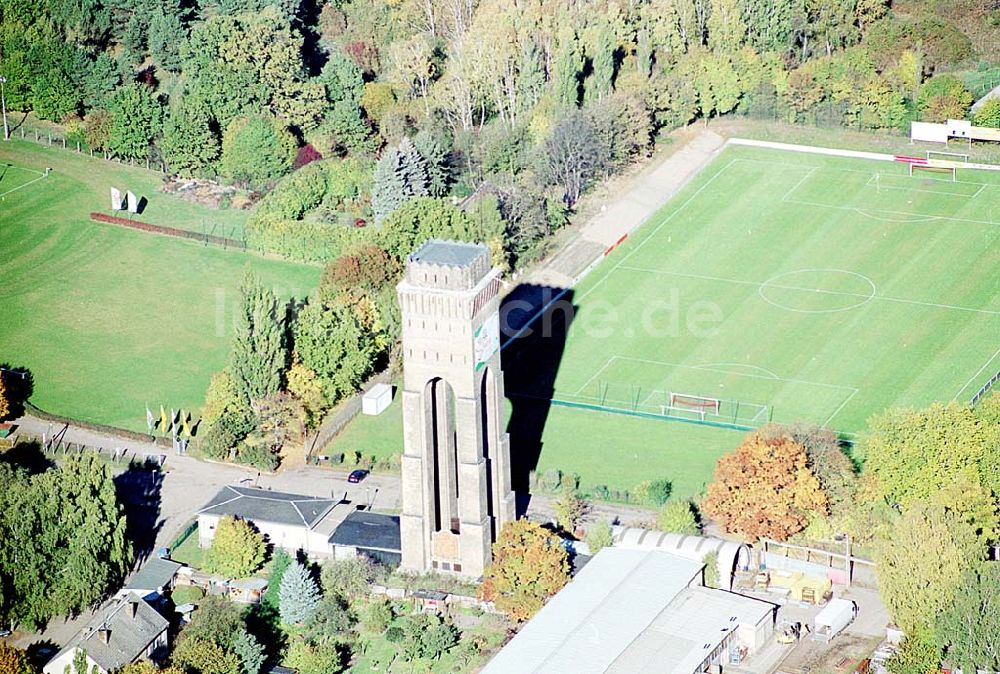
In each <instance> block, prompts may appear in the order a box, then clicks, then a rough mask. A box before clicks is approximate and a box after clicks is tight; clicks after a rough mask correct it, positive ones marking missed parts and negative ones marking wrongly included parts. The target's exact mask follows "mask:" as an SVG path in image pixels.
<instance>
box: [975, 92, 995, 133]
mask: <svg viewBox="0 0 1000 674" xmlns="http://www.w3.org/2000/svg"><path fill="white" fill-rule="evenodd" d="M972 120H973V124H975V125H976V126H989V127H992V128H994V129H995V128H998V127H1000V98H998V97H996V96H992V97H990V98H987V99H986V100H985V101H983V102H982V103H981V104H980V106H979V108H977V109H976V112H975V114H974V115H973V117H972Z"/></svg>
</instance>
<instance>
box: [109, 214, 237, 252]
mask: <svg viewBox="0 0 1000 674" xmlns="http://www.w3.org/2000/svg"><path fill="white" fill-rule="evenodd" d="M90 219H91V220H94V221H96V222H104V223H107V224H109V225H120V226H122V227H128V228H129V229H138V230H140V231H143V232H153V233H155V234H165V235H166V236H177V237H180V238H182V239H193V240H195V241H203V242H207V243H215V244H218V245H220V246H229V247H232V248H245V247H246V246H245V244H244V243H243V242H242V241H237V240H236V239H227V238H226V237H223V236H212V235H211V234H199V233H198V232H191V231H188V230H186V229H177V228H176V227H166V226H164V225H154V224H152V223H149V222H139V221H137V220H129V219H127V218H118V217H115V216H113V215H106V214H104V213H91V214H90Z"/></svg>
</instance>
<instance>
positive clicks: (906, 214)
mask: <svg viewBox="0 0 1000 674" xmlns="http://www.w3.org/2000/svg"><path fill="white" fill-rule="evenodd" d="M784 203H786V204H801V205H802V206H814V207H817V208H835V209H837V210H839V211H854V212H855V213H860V214H861V215H865V216H867V217H877V216H872V215H869V213H890V214H892V215H901V216H903V218H902V219H897V220H890V219H888V218H882V219H883V220H884V221H885V222H905V223H913V224H917V223H921V222H931V221H935V220H943V221H945V222H957V223H965V224H975V225H989V226H990V227H996V226H997V224H998V223H996V222H989V221H987V220H975V219H973V218H954V217H951V216H950V215H927V214H926V213H914V212H913V211H890V210H888V209H885V208H858V207H857V206H834V205H832V204H823V203H817V202H815V201H802V200H801V199H785V200H784ZM914 218H922V219H921V220H915V219H914Z"/></svg>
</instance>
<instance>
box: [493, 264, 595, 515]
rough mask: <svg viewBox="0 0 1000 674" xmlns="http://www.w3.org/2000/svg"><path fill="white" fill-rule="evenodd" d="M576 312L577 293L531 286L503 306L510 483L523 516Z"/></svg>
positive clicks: (518, 290)
mask: <svg viewBox="0 0 1000 674" xmlns="http://www.w3.org/2000/svg"><path fill="white" fill-rule="evenodd" d="M576 311H577V307H576V306H575V305H574V304H573V290H572V289H566V288H553V287H549V286H538V285H531V284H523V285H520V286H518V287H517V288H515V289H514V290H513V291H512V292H511V293H510V294H508V295H507V297H506V298H504V301H503V304H502V305H501V307H500V326H501V332H502V333H503V337H502V339H503V350H502V351H501V354H500V359H501V365H502V367H503V373H504V390H505V393H506V396H507V399H508V400H509V402H510V408H511V410H510V417H509V419H508V421H507V432H508V433H509V434H510V455H511V456H510V460H511V483H512V485H513V487H514V491H515V492H518V493H519V495H520V496H519V499H518V515H519V516H520V515H522V514H523V511H524V509H525V508H526V507H527V501H526V500H525V496H526V494H527V492H528V488H529V476H530V474H531V471H533V470H535V468H536V467H537V466H538V457H539V456H540V455H541V453H542V433H543V432H544V430H545V424H546V422H547V420H548V417H549V410H550V408H551V407H552V396H553V394H554V393H555V381H556V375H557V374H558V372H559V365H560V363H561V362H562V357H563V351H564V350H565V348H566V337H567V334H568V332H569V327H570V325H571V324H572V322H573V319H574V318H575V316H576Z"/></svg>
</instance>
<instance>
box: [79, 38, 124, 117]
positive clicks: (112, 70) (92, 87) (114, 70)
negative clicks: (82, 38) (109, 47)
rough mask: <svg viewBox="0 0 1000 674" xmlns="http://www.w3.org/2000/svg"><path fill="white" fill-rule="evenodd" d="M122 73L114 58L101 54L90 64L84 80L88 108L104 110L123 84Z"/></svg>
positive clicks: (84, 95)
mask: <svg viewBox="0 0 1000 674" xmlns="http://www.w3.org/2000/svg"><path fill="white" fill-rule="evenodd" d="M121 81H122V78H121V73H120V72H119V71H118V65H117V64H116V63H115V60H114V58H113V57H112V56H111V54H109V53H108V52H101V53H100V54H98V55H97V58H95V59H94V61H93V62H92V63H91V64H90V67H89V68H88V70H87V74H86V75H84V78H83V103H84V105H85V106H87V107H88V108H103V107H105V106H106V105H107V104H108V98H109V96H111V93H112V92H113V91H114V90H115V89H116V88H117V87H118V85H119V84H121Z"/></svg>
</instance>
